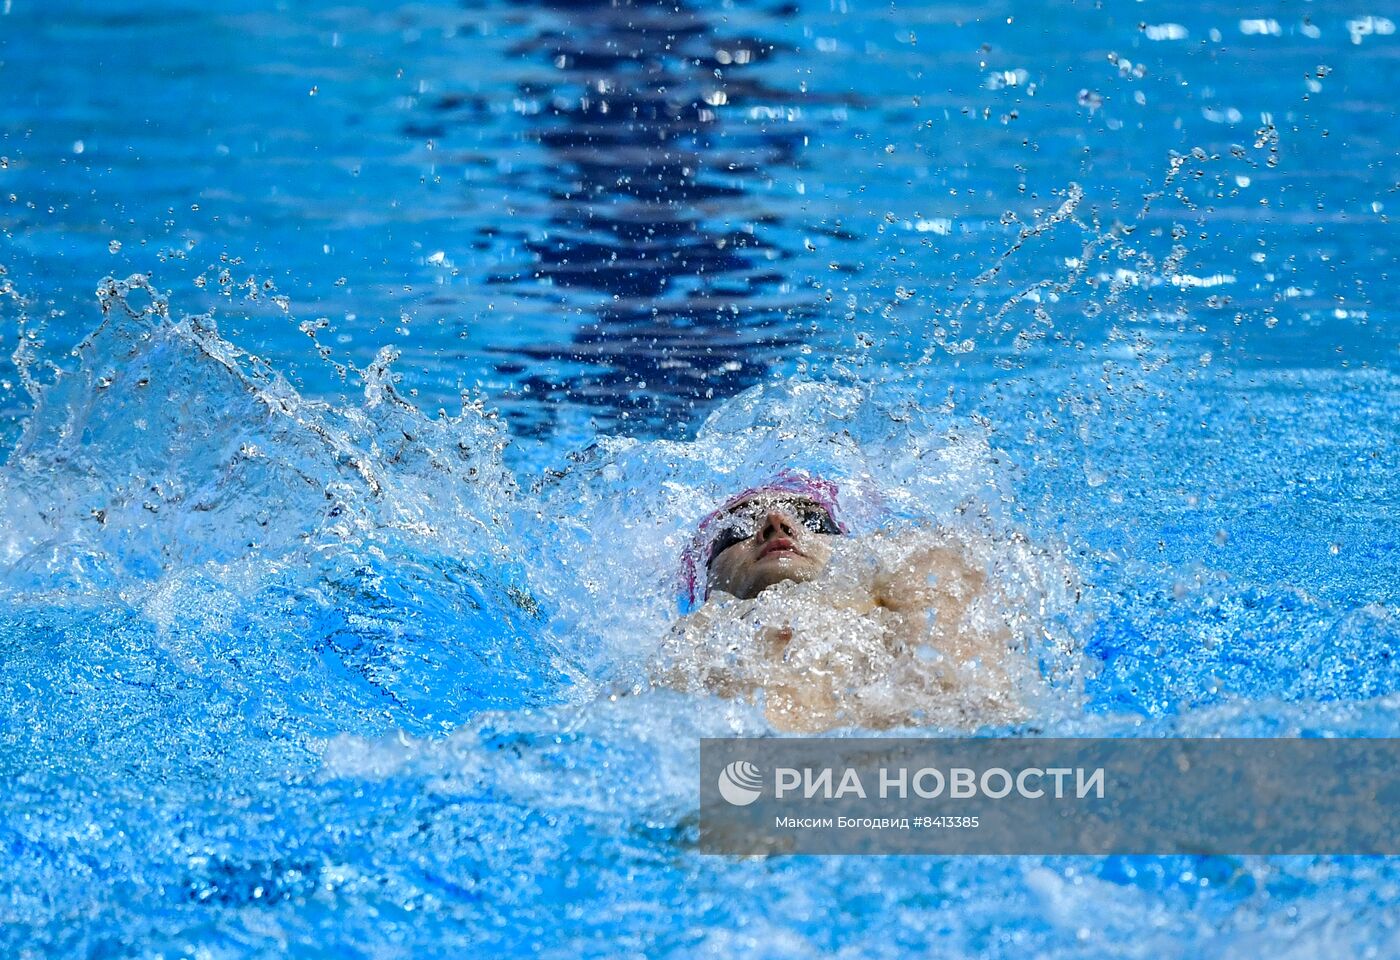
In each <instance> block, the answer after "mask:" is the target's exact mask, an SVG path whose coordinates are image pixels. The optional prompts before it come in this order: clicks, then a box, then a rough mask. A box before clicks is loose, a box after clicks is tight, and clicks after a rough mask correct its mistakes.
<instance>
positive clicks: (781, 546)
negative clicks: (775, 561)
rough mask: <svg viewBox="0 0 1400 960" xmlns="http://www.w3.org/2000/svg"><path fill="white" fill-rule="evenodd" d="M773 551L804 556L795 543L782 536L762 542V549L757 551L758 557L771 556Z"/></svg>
mask: <svg viewBox="0 0 1400 960" xmlns="http://www.w3.org/2000/svg"><path fill="white" fill-rule="evenodd" d="M775 553H776V554H785V555H790V556H794V557H805V556H806V554H805V553H803V552H802V551H801V550H799V549H797V545H796V544H795V543H793V542H792V541H791V540H785V539H783V538H782V537H778V538H777V539H776V540H770V541H768V543H766V544H764V547H763V549H762V550H760V551H759V552H758V559H760V560H762V559H764V558H765V557H768V556H772V555H773V554H775Z"/></svg>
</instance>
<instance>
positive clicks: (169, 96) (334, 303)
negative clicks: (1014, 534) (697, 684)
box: [0, 0, 1400, 958]
mask: <svg viewBox="0 0 1400 960" xmlns="http://www.w3.org/2000/svg"><path fill="white" fill-rule="evenodd" d="M1242 9H1243V8H1239V7H1237V6H1230V5H1223V4H1220V5H1216V4H1205V5H1201V4H1174V3H1128V2H1109V3H1103V4H1091V3H1066V2H1056V3H1049V4H1029V3H991V4H979V5H958V4H953V3H938V2H933V3H919V4H908V5H906V4H903V3H895V4H888V3H885V4H873V3H872V4H862V3H856V2H848V0H830V2H827V3H809V2H806V0H797V2H788V0H783V2H774V3H769V4H739V3H725V2H706V3H695V4H691V3H680V4H678V3H665V4H652V3H649V2H646V0H633V2H631V3H623V2H619V3H617V4H610V3H589V2H553V3H544V2H540V3H534V2H524V0H521V2H514V3H501V4H496V3H486V4H481V5H473V6H472V7H471V8H468V6H466V5H454V4H439V3H420V4H415V5H410V6H404V7H401V8H375V9H368V10H366V9H356V8H352V7H347V6H343V5H337V4H331V3H323V2H307V3H298V4H290V3H281V4H277V3H266V4H252V3H245V2H241V0H236V2H232V3H226V4H220V5H217V6H213V7H211V6H208V5H204V4H193V3H185V2H174V0H157V2H148V3H144V4H140V5H130V6H127V5H124V4H116V3H112V4H103V5H94V4H78V3H73V2H67V0H65V2H57V3H48V4H42V5H41V4H37V3H33V2H31V0H0V230H3V239H2V240H0V266H3V267H4V269H5V274H4V276H3V277H0V290H3V294H0V355H3V357H4V359H0V440H3V447H0V449H3V451H4V452H3V454H0V518H3V519H0V596H3V606H0V650H3V661H0V662H3V669H0V769H3V773H4V777H5V782H6V784H7V785H8V788H7V790H6V791H5V792H4V797H3V800H0V851H3V855H4V857H5V869H4V871H3V873H2V874H0V942H2V943H3V949H4V952H5V953H6V955H12V956H64V957H67V956H91V957H120V956H133V957H135V956H140V957H156V956H161V957H181V956H189V957H250V956H267V957H274V956H284V955H288V954H294V955H299V956H319V955H324V956H335V957H341V956H366V957H381V956H384V957H390V956H409V955H412V956H477V955H488V956H489V955H493V954H494V955H510V956H514V955H543V956H551V957H575V956H594V955H597V956H617V955H637V956H733V955H741V956H770V957H789V956H791V957H810V956H820V955H834V956H862V957H864V956H890V957H905V956H910V955H936V956H949V957H960V956H979V957H988V956H990V957H1000V956H1007V957H1010V956H1018V957H1019V956H1045V957H1139V956H1140V957H1175V956H1183V957H1184V956H1202V955H1203V956H1219V957H1250V958H1253V957H1258V956H1261V955H1277V956H1283V957H1300V958H1302V957H1316V956H1357V957H1361V956H1372V957H1386V956H1394V955H1397V954H1400V931H1397V928H1396V923H1395V905H1396V903H1397V901H1400V870H1397V868H1396V866H1395V865H1394V862H1393V861H1391V860H1388V859H1381V858H1375V859H1371V858H1223V857H1195V858H1191V857H1172V858H1151V857H1113V858H1066V857H1055V858H946V859H945V858H901V857H888V858H846V859H842V858H831V859H821V858H771V859H750V860H741V859H722V858H708V857H702V856H700V855H698V854H697V853H695V852H694V850H693V845H694V841H695V830H696V827H695V824H696V806H697V802H698V796H697V790H696V782H695V770H696V759H697V742H698V739H699V738H700V737H701V736H709V735H736V734H737V735H750V734H752V735H762V734H765V733H768V732H770V731H769V730H768V728H767V727H766V725H765V723H764V721H763V718H762V714H761V712H759V711H757V710H755V709H752V708H749V707H746V706H743V705H738V704H734V703H729V702H726V701H720V700H714V699H710V698H706V697H691V696H683V695H680V694H676V693H672V692H667V691H660V690H652V689H649V688H648V687H647V685H646V682H645V679H646V667H645V665H646V661H647V659H648V657H649V655H650V654H651V652H652V650H653V649H654V646H655V643H656V641H657V638H659V637H660V636H662V635H663V634H664V632H665V630H666V629H667V625H668V624H669V623H670V622H671V621H672V620H673V619H674V617H675V614H676V599H677V584H676V573H677V557H678V554H679V551H680V548H681V545H682V544H683V543H684V540H685V537H686V536H687V534H688V531H689V530H690V529H691V528H692V526H693V524H694V522H695V521H696V520H697V518H698V517H700V516H701V515H702V514H703V513H704V512H705V510H706V509H707V508H708V507H709V506H710V505H711V504H713V503H714V501H715V500H716V499H718V498H720V497H722V496H723V495H724V494H726V493H727V492H729V491H732V490H734V489H737V488H741V487H743V486H746V485H748V484H749V483H751V482H752V481H754V480H755V479H757V478H760V477H763V476H766V475H768V474H770V473H772V472H773V471H774V470H776V469H778V468H779V467H781V466H783V465H786V464H789V463H798V464H801V465H805V466H807V467H809V468H812V469H817V470H820V471H822V472H824V473H827V474H830V475H832V476H835V477H839V478H842V479H843V480H846V481H849V482H851V483H853V484H855V486H857V487H860V488H862V489H865V490H866V491H868V492H871V493H872V494H873V495H878V496H879V497H880V498H881V500H882V502H884V503H885V504H887V505H888V507H889V508H890V509H891V510H892V511H893V512H894V513H895V514H897V515H903V516H908V517H919V516H925V517H933V518H935V519H937V518H942V517H948V516H951V515H952V513H953V512H954V511H955V510H956V508H957V506H959V505H960V504H964V503H967V502H973V503H975V504H977V505H978V506H979V508H981V509H984V510H985V511H986V512H987V513H988V514H989V515H991V516H992V517H993V518H994V520H995V522H996V523H997V524H998V525H1000V526H1001V527H1002V528H1003V529H1018V530H1023V531H1025V532H1027V533H1028V534H1029V535H1030V537H1031V538H1032V539H1033V540H1034V541H1035V542H1037V543H1039V544H1043V545H1045V546H1046V548H1047V549H1050V550H1053V551H1054V552H1055V553H1056V554H1057V555H1059V556H1061V557H1063V558H1065V559H1066V560H1067V561H1068V562H1070V563H1072V564H1073V566H1074V567H1075V568H1076V569H1077V571H1078V572H1079V577H1080V579H1081V580H1082V583H1083V599H1082V601H1081V603H1080V604H1078V605H1076V606H1075V607H1074V608H1073V610H1071V611H1068V612H1065V613H1064V614H1063V616H1060V617H1059V618H1058V619H1057V620H1056V622H1055V624H1054V629H1055V631H1056V635H1057V636H1059V637H1060V638H1061V639H1062V640H1063V646H1062V649H1061V650H1060V653H1059V655H1058V656H1059V659H1058V660H1057V661H1056V662H1055V663H1054V664H1053V667H1054V670H1053V672H1054V673H1055V677H1056V684H1057V687H1058V688H1059V690H1060V692H1061V693H1062V694H1063V696H1062V697H1060V698H1059V699H1058V700H1057V701H1056V702H1055V705H1054V706H1052V707H1047V708H1046V712H1045V715H1044V716H1043V717H1040V718H1038V720H1037V721H1036V723H1035V724H1034V730H1036V731H1039V732H1045V733H1050V734H1059V735H1068V736H1142V735H1188V734H1189V735H1201V736H1213V735H1244V736H1253V735H1270V736H1283V735H1305V736H1337V735H1362V736H1395V735H1397V734H1398V733H1400V664H1397V662H1396V653H1397V647H1400V621H1398V620H1397V617H1400V596H1397V583H1400V564H1397V556H1400V554H1398V553H1397V524H1396V515H1397V506H1398V505H1400V504H1398V503H1397V501H1400V478H1397V467H1400V458H1397V456H1396V453H1395V437H1396V436H1397V435H1398V434H1400V352H1398V351H1397V348H1398V347H1400V338H1397V336H1396V334H1395V331H1396V329H1397V322H1400V316H1398V315H1397V310H1396V306H1395V297H1394V294H1393V291H1394V287H1395V280H1396V277H1397V237H1400V234H1398V233H1397V231H1396V229H1395V226H1394V224H1393V222H1392V220H1393V218H1394V216H1395V214H1396V212H1397V211H1398V210H1400V196H1398V195H1397V182H1400V150H1397V140H1396V133H1395V131H1396V130H1397V129H1398V127H1397V116H1396V112H1397V111H1396V107H1395V93H1396V90H1397V86H1398V85H1400V35H1397V33H1396V23H1395V20H1396V19H1397V18H1396V17H1395V16H1394V12H1393V11H1387V10H1386V9H1383V5H1374V4H1373V5H1370V6H1367V5H1366V4H1364V3H1363V4H1360V5H1336V4H1322V3H1302V4H1297V3H1286V2H1282V0H1275V2H1274V3H1273V4H1266V5H1263V6H1257V7H1250V8H1248V9H1247V10H1244V12H1241V10H1242ZM1387 13H1389V14H1390V16H1389V17H1387ZM144 278H149V279H144ZM860 733H861V731H858V730H857V731H849V732H848V734H847V735H860Z"/></svg>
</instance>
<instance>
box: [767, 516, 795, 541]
mask: <svg viewBox="0 0 1400 960" xmlns="http://www.w3.org/2000/svg"><path fill="white" fill-rule="evenodd" d="M796 527H797V521H795V520H793V518H792V517H789V516H788V515H787V514H786V513H783V512H782V511H781V510H769V511H768V513H767V514H765V515H764V517H763V527H762V528H761V529H760V530H759V539H761V540H762V541H763V542H764V543H767V542H768V541H769V540H772V539H773V538H774V537H778V536H782V537H795V536H796V535H797V533H796Z"/></svg>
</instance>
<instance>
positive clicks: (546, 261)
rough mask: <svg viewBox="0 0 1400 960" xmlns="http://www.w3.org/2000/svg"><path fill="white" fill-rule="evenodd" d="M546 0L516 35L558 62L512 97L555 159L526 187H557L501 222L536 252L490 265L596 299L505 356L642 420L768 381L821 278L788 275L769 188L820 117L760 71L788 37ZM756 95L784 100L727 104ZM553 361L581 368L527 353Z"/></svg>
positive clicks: (810, 307) (681, 420) (662, 13)
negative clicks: (538, 215) (754, 116)
mask: <svg viewBox="0 0 1400 960" xmlns="http://www.w3.org/2000/svg"><path fill="white" fill-rule="evenodd" d="M542 7H543V8H544V9H546V10H548V11H549V12H550V13H551V14H552V17H551V18H550V19H549V20H548V21H547V25H546V26H545V27H544V28H543V29H541V30H540V31H539V32H538V34H537V35H536V36H533V37H531V38H530V39H528V40H526V41H524V42H522V43H520V44H519V45H517V46H515V47H514V48H512V50H511V53H512V54H513V55H519V56H524V57H529V58H531V59H532V60H534V61H537V62H540V63H543V64H546V65H548V66H550V67H552V68H553V72H552V73H551V74H549V75H548V77H547V79H546V80H543V81H542V80H538V79H530V80H527V81H525V82H523V83H521V84H520V85H519V86H518V89H517V97H518V98H519V100H520V101H521V102H523V103H524V104H526V105H527V107H526V110H525V113H526V116H527V117H528V122H529V128H528V132H527V134H526V136H527V137H528V138H529V139H530V140H531V141H533V142H537V143H539V144H540V145H541V146H542V147H543V148H544V149H545V150H546V151H547V153H548V157H549V161H550V169H551V170H552V171H553V172H554V174H555V177H554V178H553V179H552V181H551V182H547V183H543V184H537V185H534V186H533V187H532V190H533V192H536V193H539V194H542V195H543V197H544V199H545V202H546V207H545V210H546V211H547V212H546V214H545V220H544V222H543V223H542V224H524V225H516V224H515V223H509V224H507V225H505V226H504V227H502V228H501V229H500V231H499V233H500V234H501V235H503V236H504V237H505V238H508V240H510V241H514V245H515V246H516V247H517V249H518V250H520V251H521V252H522V254H524V256H518V257H515V258H513V262H508V263H507V264H505V265H503V266H504V269H502V270H501V271H499V272H497V273H495V274H493V275H492V277H491V282H492V283H495V284H501V285H503V286H506V287H508V288H509V289H511V290H512V292H515V293H516V294H517V295H519V296H520V297H522V298H531V299H535V300H538V301H540V302H541V303H542V304H544V305H547V306H545V309H552V310H557V311H558V312H559V314H560V315H561V317H562V318H563V319H564V320H565V321H566V323H567V321H568V320H569V319H572V318H573V317H574V316H577V315H578V314H579V312H580V311H586V314H584V316H582V317H581V318H580V320H579V322H578V323H577V325H576V327H575V329H573V330H571V331H569V332H568V333H569V335H568V336H567V338H565V337H562V336H555V337H545V338H542V340H541V342H538V343H531V344H528V345H523V346H519V347H510V348H503V349H502V351H501V352H503V353H506V354H508V355H510V356H512V357H513V358H514V359H511V360H502V361H500V362H499V363H498V365H497V369H498V370H501V371H503V372H505V373H508V374H512V375H517V376H518V377H519V381H520V384H521V387H522V389H523V390H528V391H533V392H534V393H535V395H536V396H537V397H540V398H548V399H551V400H558V399H562V400H572V401H574V402H579V403H583V404H586V405H588V406H589V407H594V408H597V409H598V411H599V412H600V414H601V415H602V416H603V418H604V419H605V420H608V421H611V420H614V419H615V415H616V414H617V413H623V414H624V415H626V416H628V417H629V419H630V418H635V417H640V418H641V419H642V420H643V421H644V422H643V424H638V425H634V427H633V429H647V428H648V427H650V428H651V429H661V430H665V429H666V426H667V424H669V425H670V427H671V429H673V430H675V429H679V428H680V427H682V426H683V425H684V424H685V423H687V422H688V421H689V420H690V419H691V413H692V411H693V409H694V407H695V404H696V402H697V401H706V400H710V399H714V398H716V397H725V396H729V395H731V394H733V393H735V392H737V391H739V390H741V389H743V388H744V387H747V386H749V385H751V384H752V383H754V382H755V381H757V380H758V379H759V378H760V377H761V376H762V375H763V373H764V372H765V370H766V368H767V366H768V364H769V363H770V362H771V361H772V360H773V359H774V358H775V357H776V356H780V355H781V354H782V353H783V352H785V351H787V350H790V349H791V348H792V346H793V345H794V344H796V343H797V342H798V341H799V339H800V337H801V334H802V331H803V330H804V329H805V328H807V327H809V326H810V323H811V320H812V318H813V316H814V315H815V305H814V300H815V298H814V297H812V296H811V293H810V290H808V291H802V292H799V291H797V290H795V289H794V287H793V284H792V282H791V280H790V278H789V275H788V269H789V264H788V261H789V260H791V259H792V257H793V251H792V250H790V249H787V248H786V247H785V246H784V244H783V239H782V237H783V233H782V228H783V227H785V226H787V224H785V220H786V219H787V218H789V217H790V216H791V215H792V213H793V211H792V210H791V209H786V208H785V207H784V206H783V205H781V204H778V203H775V202H773V201H772V199H770V198H767V197H765V196H764V195H763V192H764V184H765V183H768V184H771V183H772V181H773V180H774V179H775V178H776V177H778V176H779V175H780V173H781V174H785V173H787V172H790V171H791V170H793V169H794V168H797V167H799V166H801V165H802V163H803V151H804V145H805V144H806V143H807V141H808V139H809V136H810V131H809V130H808V128H807V126H806V125H805V124H804V123H802V122H801V121H800V120H795V119H791V118H790V117H791V116H792V115H794V114H798V115H800V108H799V107H798V104H799V103H800V102H801V100H802V99H803V98H802V97H801V96H800V95H799V93H798V92H797V91H794V90H786V89H781V88H776V87H772V86H769V85H768V84H766V83H765V82H764V80H763V79H762V77H761V76H759V75H756V74H755V69H756V68H757V67H758V66H760V65H762V64H764V63H767V62H770V61H775V60H778V59H781V58H789V59H791V57H792V53H793V51H792V50H791V49H790V48H788V47H786V46H784V45H780V44H778V43H775V42H773V41H771V40H768V39H765V38H764V37H763V36H759V35H748V34H739V33H736V32H734V31H733V30H732V29H723V28H717V23H716V21H718V20H720V19H721V18H720V16H719V15H718V13H717V12H715V11H705V10H697V9H691V8H689V7H687V6H685V5H678V4H676V3H672V2H669V0H666V2H659V0H658V2H649V0H635V2H623V3H610V2H593V3H590V2H579V3H553V4H543V5H542ZM793 12H795V10H794V9H793V8H791V7H788V8H782V9H778V10H774V11H772V13H771V14H770V15H771V16H773V17H781V16H783V15H791V14H792V13H793ZM721 108H722V109H721ZM745 111H760V112H763V113H765V114H768V115H771V117H772V119H771V120H770V121H769V122H765V123H761V124H749V125H736V124H735V123H733V122H732V121H731V122H729V123H726V122H725V120H724V117H725V115H726V114H729V115H732V114H736V113H737V114H743V113H744V112H745ZM491 233H493V234H494V233H497V231H494V230H492V231H491ZM522 261H523V262H522ZM560 332H561V333H563V332H564V331H562V330H561V331H560ZM542 361H543V363H544V365H545V369H551V368H554V367H555V365H557V364H561V363H562V364H565V365H568V364H576V365H581V367H582V369H579V370H577V371H574V372H563V373H561V374H559V375H555V376H550V375H548V374H542V373H537V372H534V371H536V370H538V369H540V367H541V362H542Z"/></svg>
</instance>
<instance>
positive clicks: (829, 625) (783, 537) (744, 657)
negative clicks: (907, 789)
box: [664, 502, 1025, 732]
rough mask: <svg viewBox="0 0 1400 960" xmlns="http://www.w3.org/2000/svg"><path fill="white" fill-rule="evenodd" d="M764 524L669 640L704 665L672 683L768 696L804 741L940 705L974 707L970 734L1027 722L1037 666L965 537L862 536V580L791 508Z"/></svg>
mask: <svg viewBox="0 0 1400 960" xmlns="http://www.w3.org/2000/svg"><path fill="white" fill-rule="evenodd" d="M754 517H755V520H756V521H757V522H756V523H755V529H754V530H753V532H752V534H751V535H750V536H748V537H746V538H745V539H743V540H740V541H738V542H735V543H733V544H731V545H729V546H727V547H725V548H724V549H723V550H721V551H720V552H719V553H718V554H716V555H715V556H714V557H713V558H712V561H711V563H710V565H709V578H710V579H709V585H710V588H711V591H712V592H711V597H710V599H709V600H708V601H707V602H706V603H705V605H704V606H702V607H701V608H700V609H699V610H697V611H695V612H694V613H692V614H690V615H688V616H687V617H684V618H683V619H682V620H681V621H680V622H679V623H677V625H676V627H675V628H674V629H673V631H672V634H671V636H670V637H669V638H668V640H667V643H666V647H667V652H668V653H669V654H671V660H672V662H673V664H676V663H680V662H688V663H690V664H691V665H692V669H689V670H686V669H677V668H676V667H674V666H673V667H672V669H670V670H668V671H667V672H666V674H665V677H664V680H665V682H667V683H668V684H669V685H674V686H681V687H683V688H690V689H695V688H699V689H704V690H707V691H708V692H711V693H715V694H718V695H720V696H724V697H741V698H751V697H756V696H759V695H760V694H761V695H762V698H763V702H764V707H765V711H766V714H767V717H768V720H769V722H770V723H772V724H773V726H775V727H777V728H778V729H782V730H791V731H802V732H815V731H820V730H826V729H831V728H833V727H837V726H842V725H850V724H853V723H855V724H859V725H862V726H870V727H888V726H898V725H904V724H908V723H916V722H920V718H921V717H923V716H925V715H927V713H928V712H929V705H934V707H935V708H937V707H948V705H950V704H953V703H957V704H960V706H958V707H957V708H956V711H957V714H958V715H959V716H961V715H963V714H967V716H966V722H965V724H964V725H970V726H975V725H978V724H979V723H982V722H993V721H996V720H1001V719H1008V718H1011V716H1012V715H1013V714H1015V713H1017V711H1018V709H1019V708H1018V706H1017V704H1016V703H1015V700H1016V698H1015V696H1014V684H1013V674H1014V673H1015V672H1017V671H1018V669H1020V668H1021V667H1024V665H1025V664H1024V662H1023V661H1018V659H1017V658H1014V657H1013V656H1012V651H1011V649H1010V648H1011V638H1010V632H1009V631H1008V629H1007V628H1006V625H1005V623H1004V622H1002V621H1000V620H997V619H995V618H988V617H987V616H985V614H984V612H982V609H981V608H984V607H986V606H987V601H988V599H989V591H988V583H987V575H986V573H985V571H984V570H983V569H981V568H979V567H978V566H975V565H974V564H973V563H972V562H971V560H970V558H969V557H968V556H967V555H965V553H964V552H962V551H960V550H959V549H958V546H957V544H956V543H955V542H954V541H953V540H952V539H951V538H940V537H939V536H938V535H937V534H936V533H935V532H928V533H927V534H926V535H924V536H922V537H920V538H917V539H915V540H909V541H907V542H904V541H900V540H898V539H897V538H894V537H892V536H890V535H885V534H876V535H875V536H873V537H870V538H867V539H866V540H865V541H861V542H858V543H855V544H850V542H849V541H848V542H847V544H848V545H849V547H856V548H860V549H861V550H863V551H864V552H865V554H868V557H866V561H865V562H864V565H862V566H860V567H859V569H858V571H857V572H856V573H855V574H852V572H851V570H850V569H846V570H844V571H833V570H829V569H828V566H829V563H830V560H831V557H832V549H833V547H834V546H836V541H837V540H838V538H837V537H831V536H826V535H823V534H818V533H813V532H811V531H810V530H809V529H808V528H807V527H806V526H804V525H803V523H802V522H800V520H799V518H798V516H796V515H795V514H794V513H793V512H792V511H791V510H790V509H787V508H786V507H785V506H784V505H783V504H782V503H781V502H779V503H775V504H773V505H772V506H771V507H768V506H764V507H763V508H762V510H761V513H756V514H754ZM849 547H848V548H849ZM866 548H868V550H867V549H866ZM848 566H849V565H848ZM696 665H698V667H697V666H696ZM968 677H973V678H975V683H973V684H969V683H967V682H965V680H966V678H968ZM973 687H975V688H976V689H975V693H969V691H971V690H972V688H973ZM870 691H874V692H873V693H872V692H870ZM948 709H950V710H952V709H954V708H952V707H948ZM950 715H951V714H950ZM953 722H957V721H956V720H955V721H953Z"/></svg>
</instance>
